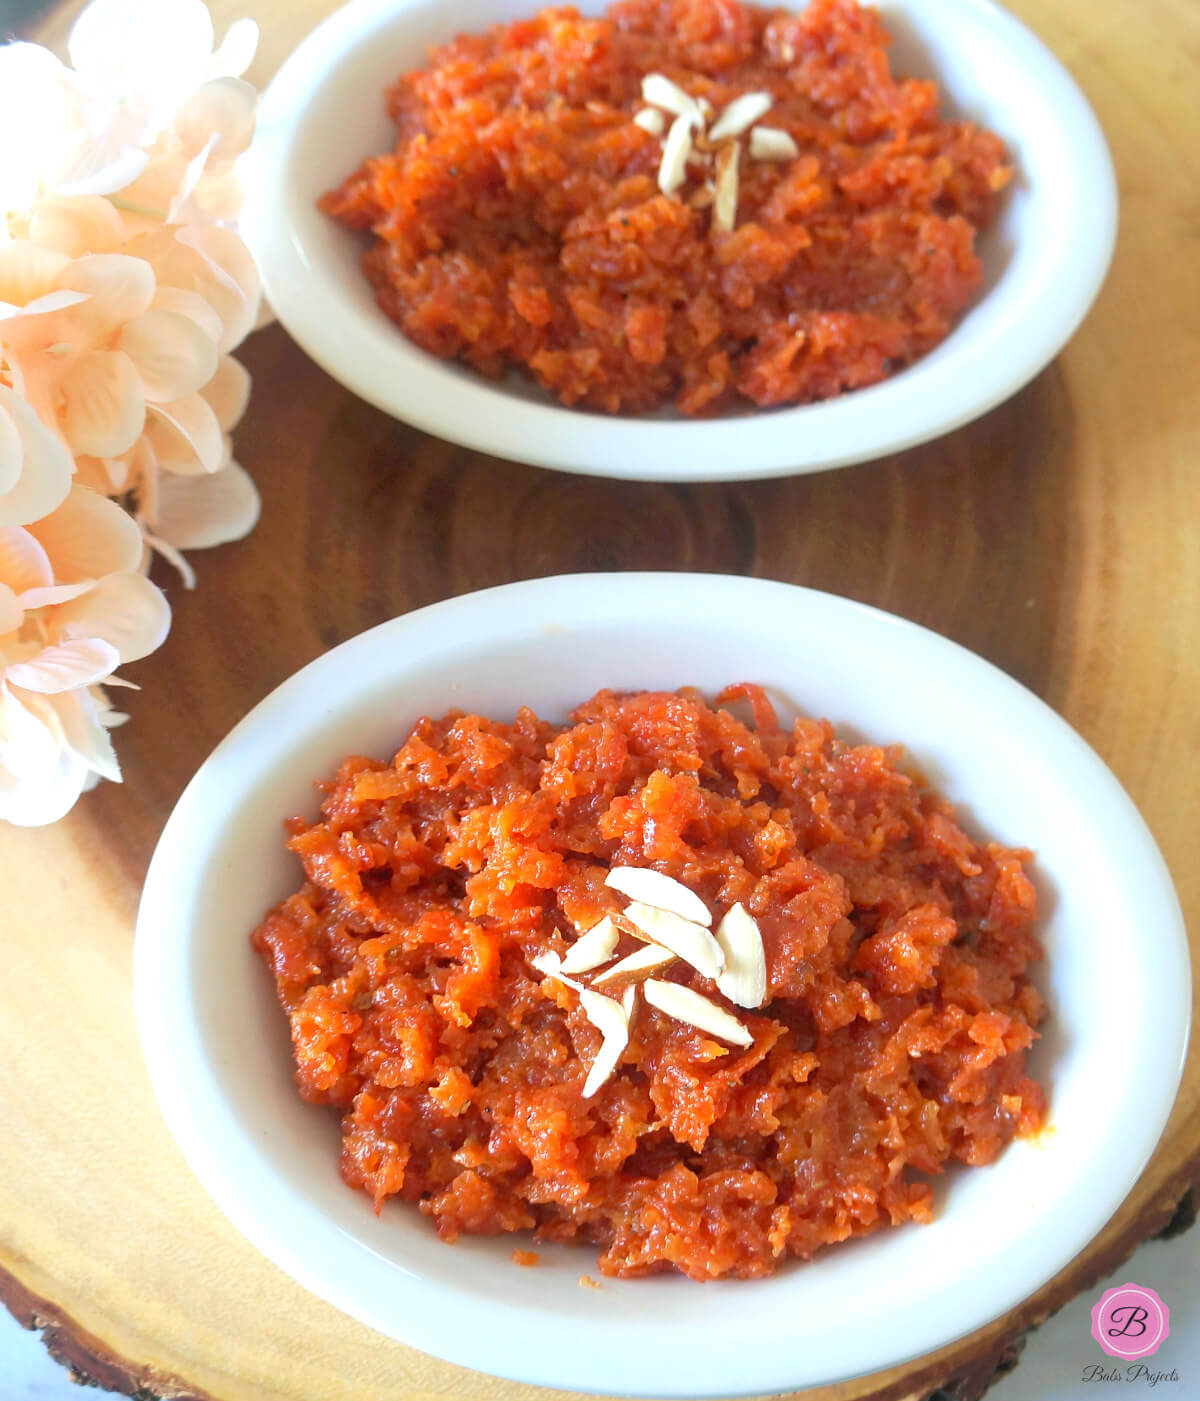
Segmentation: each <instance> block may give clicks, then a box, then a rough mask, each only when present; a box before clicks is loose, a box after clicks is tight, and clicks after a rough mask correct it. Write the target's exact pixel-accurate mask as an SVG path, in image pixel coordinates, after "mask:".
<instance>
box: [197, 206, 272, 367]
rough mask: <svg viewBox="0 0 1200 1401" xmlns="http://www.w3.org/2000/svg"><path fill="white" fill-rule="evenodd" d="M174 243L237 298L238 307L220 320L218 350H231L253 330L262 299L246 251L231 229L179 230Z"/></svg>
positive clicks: (212, 226)
mask: <svg viewBox="0 0 1200 1401" xmlns="http://www.w3.org/2000/svg"><path fill="white" fill-rule="evenodd" d="M176 239H177V241H178V242H179V243H182V244H184V245H185V246H186V247H189V248H192V249H194V250H195V251H196V252H198V253H200V254H201V255H202V256H203V257H204V259H205V261H206V262H207V263H208V264H209V266H210V268H212V269H213V271H214V272H215V273H216V274H217V275H218V276H219V278H220V280H221V282H222V284H223V285H225V286H226V287H228V288H230V289H231V290H234V291H236V292H237V293H238V294H239V295H240V297H241V305H240V307H239V306H234V307H233V308H232V309H231V314H230V315H229V316H228V317H227V316H225V315H224V314H223V315H222V317H221V319H222V321H223V322H224V323H225V329H226V343H225V344H223V345H222V346H221V349H222V350H223V351H229V350H233V349H235V347H237V346H238V345H240V344H241V342H242V341H243V340H245V338H246V336H248V335H249V334H250V332H251V331H252V330H253V329H254V323H255V320H256V318H257V316H258V307H259V302H260V301H261V299H262V279H261V278H260V277H259V275H258V269H257V268H256V267H255V265H254V259H253V257H252V256H251V254H250V250H249V249H248V248H247V247H246V245H245V244H244V243H243V242H242V240H241V239H240V238H239V237H238V236H237V234H235V233H234V232H233V230H232V229H223V228H220V227H218V226H217V225H216V224H200V225H196V226H194V227H188V228H182V229H180V230H179V231H178V233H177V234H176ZM227 300H228V294H227ZM215 305H216V303H215V302H214V306H215ZM218 310H220V308H218Z"/></svg>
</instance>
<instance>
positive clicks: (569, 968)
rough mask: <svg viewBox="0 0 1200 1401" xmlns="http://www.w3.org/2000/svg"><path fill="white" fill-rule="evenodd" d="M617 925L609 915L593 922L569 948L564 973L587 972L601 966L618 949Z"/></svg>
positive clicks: (563, 968) (563, 967) (563, 964)
mask: <svg viewBox="0 0 1200 1401" xmlns="http://www.w3.org/2000/svg"><path fill="white" fill-rule="evenodd" d="M617 938H618V933H617V926H616V925H615V924H614V923H613V922H612V920H611V919H609V917H608V916H607V915H605V916H604V918H603V919H602V920H601V921H600V923H599V924H593V925H592V927H591V928H590V929H589V930H588V931H587V933H586V934H583V935H581V936H580V937H579V938H578V939H576V940H575V942H574V943H573V944H572V945H571V947H570V948H569V949H568V950H567V956H566V957H565V958H564V959H563V961H562V971H563V972H564V973H587V972H588V971H589V970H590V969H592V968H599V966H600V965H601V964H602V963H607V962H608V960H609V959H610V958H611V957H612V956H613V954H614V953H616V951H617Z"/></svg>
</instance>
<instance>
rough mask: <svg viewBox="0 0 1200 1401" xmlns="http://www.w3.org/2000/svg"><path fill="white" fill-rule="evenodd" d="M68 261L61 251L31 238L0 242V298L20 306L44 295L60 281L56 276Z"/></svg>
mask: <svg viewBox="0 0 1200 1401" xmlns="http://www.w3.org/2000/svg"><path fill="white" fill-rule="evenodd" d="M70 264H71V259H70V258H69V257H67V255H66V254H65V253H60V252H59V251H58V250H57V249H56V248H45V247H43V246H42V245H41V244H40V243H34V242H33V241H32V239H28V238H14V239H10V240H9V241H8V242H7V243H0V301H4V302H11V303H12V304H13V305H14V306H21V307H23V306H25V305H26V303H28V302H32V301H34V300H35V299H36V298H38V297H44V296H45V295H46V293H47V292H53V291H55V290H57V289H58V288H59V287H60V286H61V285H62V284H61V283H59V282H58V281H57V280H56V279H57V278H58V277H59V275H60V274H61V273H62V272H63V270H64V269H65V268H67V267H69V266H70ZM77 290H80V291H83V290H86V289H83V288H80V289H77Z"/></svg>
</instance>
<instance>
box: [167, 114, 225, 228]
mask: <svg viewBox="0 0 1200 1401" xmlns="http://www.w3.org/2000/svg"><path fill="white" fill-rule="evenodd" d="M216 144H217V136H216V133H215V132H214V133H212V134H210V136H209V138H208V140H207V141H206V142H205V143H204V145H203V146H201V147H200V149H199V150H198V151H197V152H196V154H195V155H194V156H193V157H192V158H191V160H190V161H188V163H187V165H186V166H185V167H184V170H183V175H182V176H181V177H180V179H179V181H178V183H177V185H176V187H175V192H174V194H172V196H171V202H170V204H169V205H168V206H167V223H168V224H182V223H186V222H187V207H188V200H189V199H191V197H192V191H193V190H194V189H195V188H196V186H197V185H198V184H199V183H200V180H201V178H202V177H203V175H204V168H205V166H206V165H207V164H208V158H209V156H210V155H211V154H212V149H213V147H214V146H215V145H216Z"/></svg>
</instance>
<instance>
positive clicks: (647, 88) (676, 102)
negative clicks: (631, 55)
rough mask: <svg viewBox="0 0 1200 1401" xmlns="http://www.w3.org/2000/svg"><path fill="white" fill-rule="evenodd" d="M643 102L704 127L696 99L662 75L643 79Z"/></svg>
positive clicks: (653, 74)
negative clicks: (687, 118)
mask: <svg viewBox="0 0 1200 1401" xmlns="http://www.w3.org/2000/svg"><path fill="white" fill-rule="evenodd" d="M642 101H643V102H648V103H649V104H650V105H651V107H661V108H662V109H663V111H664V112H670V113H672V115H674V116H676V117H690V118H691V120H692V122H693V123H694V124H695V125H696V126H703V125H704V113H703V112H702V111H701V110H700V104H699V103H698V102H697V101H696V99H695V98H694V97H692V96H690V95H689V94H688V93H686V92H684V90H683V89H682V88H681V87H680V86H679V84H678V83H673V82H672V81H671V80H670V78H668V77H666V76H665V75H664V74H662V73H647V74H646V76H645V77H644V78H643V79H642ZM764 110H765V109H764Z"/></svg>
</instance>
